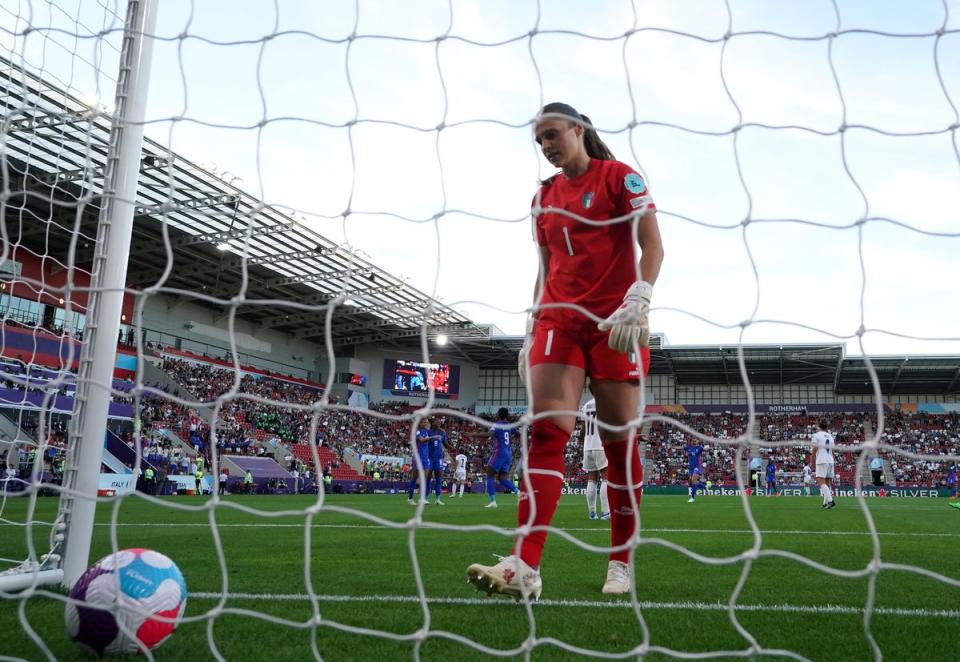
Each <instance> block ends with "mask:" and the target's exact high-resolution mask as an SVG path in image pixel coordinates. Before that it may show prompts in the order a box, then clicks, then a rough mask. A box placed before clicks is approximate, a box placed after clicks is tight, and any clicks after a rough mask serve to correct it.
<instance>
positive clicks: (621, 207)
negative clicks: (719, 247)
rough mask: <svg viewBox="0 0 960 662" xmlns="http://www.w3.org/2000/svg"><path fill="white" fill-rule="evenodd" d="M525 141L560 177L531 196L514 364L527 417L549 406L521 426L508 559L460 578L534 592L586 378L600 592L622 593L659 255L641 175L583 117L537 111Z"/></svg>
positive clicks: (638, 480) (560, 110)
mask: <svg viewBox="0 0 960 662" xmlns="http://www.w3.org/2000/svg"><path fill="white" fill-rule="evenodd" d="M534 137H535V139H536V141H537V143H538V144H539V145H540V148H541V151H542V152H543V155H544V156H545V157H546V159H547V160H548V161H549V162H550V163H551V164H552V165H553V166H555V167H557V168H559V169H560V172H558V173H557V174H555V175H554V176H552V177H550V178H548V179H547V180H546V181H544V182H543V183H542V185H541V187H540V189H539V191H538V192H537V194H536V195H535V196H534V199H533V205H532V216H533V221H534V237H535V240H536V243H537V245H538V249H539V253H540V273H539V276H538V278H537V284H536V288H535V290H534V301H535V303H536V304H537V306H536V308H535V312H534V314H533V315H532V316H531V318H530V320H528V326H527V331H528V333H527V337H526V340H525V342H524V345H523V348H522V349H521V351H520V365H519V368H520V377H521V378H522V379H526V380H529V384H530V392H531V396H532V398H531V403H530V405H531V409H532V413H533V414H534V416H537V415H538V414H544V413H545V412H551V413H550V415H549V416H542V417H538V418H536V419H535V420H534V421H533V424H532V426H531V430H530V438H529V448H528V453H527V458H526V460H527V462H526V464H525V466H524V474H525V477H526V479H525V480H524V481H523V485H522V492H521V495H520V501H519V505H518V508H517V523H518V525H519V526H520V527H523V528H524V535H520V536H518V538H517V540H516V543H515V545H514V548H513V551H512V553H511V555H509V556H507V557H505V558H503V559H502V560H501V561H500V563H498V564H496V565H495V566H484V565H480V564H474V565H471V566H470V567H469V568H467V578H468V581H470V582H471V583H472V584H474V585H475V586H476V587H477V588H479V589H482V590H484V591H487V592H488V593H505V594H507V595H512V596H514V597H520V596H530V597H534V598H536V597H538V596H539V595H540V592H541V589H542V583H541V580H540V572H539V568H540V558H541V556H542V554H543V546H544V543H545V541H546V537H547V533H546V531H545V527H546V526H548V525H549V524H550V522H551V521H552V519H553V514H554V512H555V511H556V508H557V504H558V502H559V500H560V492H561V490H562V488H563V477H564V447H565V446H566V443H567V440H568V439H569V438H570V435H571V432H572V430H573V428H574V423H575V422H576V415H575V412H576V411H577V409H578V408H579V403H580V397H581V395H582V393H583V390H584V386H585V385H586V380H587V377H589V378H590V390H591V392H592V393H593V397H594V399H595V400H596V404H597V420H598V422H599V423H602V424H603V425H600V439H601V442H602V444H603V449H604V453H605V455H606V458H607V461H608V467H607V481H608V482H607V485H608V488H609V494H608V499H609V502H610V542H611V548H612V549H611V553H610V557H609V562H608V565H607V577H606V582H605V583H604V584H603V589H602V590H603V592H604V593H627V592H629V591H630V590H631V586H632V582H633V571H632V568H631V567H630V565H628V562H629V561H630V547H629V545H630V541H631V540H632V539H633V538H634V536H635V535H636V533H637V529H638V525H639V511H638V507H639V505H640V489H641V487H642V481H643V470H642V469H641V465H640V457H639V452H638V449H637V444H636V430H635V429H630V428H629V427H628V424H629V423H630V422H631V421H633V420H634V419H636V417H637V408H638V405H639V401H640V389H639V386H640V384H639V382H640V380H641V379H642V375H644V374H646V371H647V369H648V367H649V363H650V350H649V347H648V345H649V340H650V327H649V324H648V322H647V312H648V310H649V306H650V297H651V295H652V292H653V284H654V283H655V282H656V279H657V275H658V274H659V272H660V265H661V263H662V262H663V246H662V243H661V239H660V231H659V228H658V226H657V217H656V207H655V206H654V204H653V200H652V199H651V198H650V193H649V191H648V190H647V185H646V183H645V182H644V181H643V178H642V177H641V176H640V175H639V174H638V173H637V172H635V171H634V170H633V168H631V167H630V166H628V165H626V164H624V163H620V162H619V161H616V160H615V159H614V157H613V154H611V152H610V150H609V149H608V148H607V146H606V145H605V144H604V143H603V141H602V140H601V139H600V137H599V135H598V134H597V131H596V130H595V129H594V128H593V127H592V126H591V122H590V119H589V118H588V117H586V116H584V115H581V114H580V113H579V112H578V111H577V110H576V109H574V108H573V107H572V106H570V105H568V104H565V103H551V104H548V105H547V106H545V107H544V108H543V110H542V111H541V113H540V115H539V117H538V118H537V121H536V124H535V126H534ZM638 244H639V248H640V250H639V251H638V250H637V245H638ZM638 257H639V265H638ZM585 312H586V313H587V314H585ZM641 371H642V372H641ZM528 526H531V527H533V530H530V529H526V528H525V527H528ZM587 564H588V559H587V558H585V559H584V566H585V567H587Z"/></svg>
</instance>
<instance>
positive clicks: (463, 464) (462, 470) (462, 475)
mask: <svg viewBox="0 0 960 662" xmlns="http://www.w3.org/2000/svg"><path fill="white" fill-rule="evenodd" d="M454 460H456V462H457V468H456V469H455V470H454V472H453V489H452V490H451V491H450V496H453V497H455V496H460V497H462V496H463V487H464V485H466V483H467V456H466V455H464V454H463V453H457V456H456V457H455V458H454ZM458 485H459V486H460V494H457V486H458Z"/></svg>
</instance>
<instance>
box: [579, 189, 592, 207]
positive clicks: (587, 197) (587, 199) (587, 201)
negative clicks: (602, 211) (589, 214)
mask: <svg viewBox="0 0 960 662" xmlns="http://www.w3.org/2000/svg"><path fill="white" fill-rule="evenodd" d="M580 203H581V204H582V205H583V208H584V209H590V205H592V204H593V191H588V192H586V193H584V194H583V198H581V200H580Z"/></svg>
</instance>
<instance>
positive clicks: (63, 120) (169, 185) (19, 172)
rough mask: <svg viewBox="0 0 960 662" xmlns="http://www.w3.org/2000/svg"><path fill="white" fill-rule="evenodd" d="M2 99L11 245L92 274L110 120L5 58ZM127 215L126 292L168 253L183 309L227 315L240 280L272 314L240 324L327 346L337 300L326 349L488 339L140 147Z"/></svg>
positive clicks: (170, 280)
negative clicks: (132, 212)
mask: <svg viewBox="0 0 960 662" xmlns="http://www.w3.org/2000/svg"><path fill="white" fill-rule="evenodd" d="M0 90H2V107H3V111H4V112H3V115H4V123H3V129H4V132H5V144H4V156H3V158H4V161H5V165H6V167H7V168H8V172H9V175H10V182H9V186H10V190H11V192H12V193H13V194H14V195H13V197H11V198H10V199H9V200H8V203H7V218H6V219H3V220H4V222H5V223H6V225H7V232H8V233H9V235H10V236H9V239H10V241H11V242H15V243H20V244H22V245H24V246H26V247H27V248H29V249H31V250H33V251H34V252H36V253H38V254H39V255H46V256H50V257H52V258H54V259H56V260H58V261H59V262H60V263H61V264H63V265H64V266H66V265H68V264H70V263H71V260H70V255H69V253H70V246H71V240H72V239H73V238H74V235H76V249H75V254H74V256H73V260H72V263H73V264H75V265H77V266H79V267H81V268H89V264H90V263H91V259H92V256H93V246H94V244H95V238H96V235H97V232H96V227H97V215H98V213H99V205H98V203H99V196H100V195H101V193H102V186H103V173H104V168H105V161H106V154H107V147H108V140H109V134H110V117H109V116H107V115H105V114H103V113H102V112H99V111H95V110H92V109H91V108H90V107H89V106H88V105H86V104H84V103H83V102H82V101H80V100H78V99H77V98H75V97H73V96H71V95H70V94H68V93H67V92H66V91H64V90H62V89H57V88H56V87H52V86H51V84H50V83H49V82H48V81H45V80H42V79H41V78H40V77H37V76H35V75H33V74H32V73H30V72H27V71H24V70H23V69H22V68H20V67H18V66H16V65H14V64H12V63H11V62H10V61H8V60H4V59H2V58H0ZM18 192H22V193H24V194H25V195H21V196H17V195H16V194H17V193H18ZM91 194H92V195H93V196H94V198H93V201H92V203H91V204H88V205H84V206H82V207H81V206H80V205H79V201H80V199H81V197H82V196H84V195H87V196H90V195H91ZM136 204H137V207H136V218H135V222H134V230H133V238H132V244H131V249H130V261H129V265H128V274H127V286H128V287H134V288H143V287H147V286H151V285H155V284H156V283H158V282H159V281H160V278H161V277H162V275H163V273H164V270H165V268H166V266H167V259H168V253H169V254H171V255H172V270H171V272H170V274H169V276H168V277H167V279H166V280H165V281H164V288H165V290H166V291H168V293H169V294H172V295H174V296H180V297H183V300H188V299H191V298H192V297H191V296H190V293H191V292H195V293H198V294H201V295H205V296H208V297H214V298H216V299H219V300H221V301H222V304H221V305H219V306H218V305H217V304H216V303H214V302H209V301H207V302H205V301H203V300H201V299H193V300H194V302H195V303H199V304H201V305H208V306H212V307H224V306H226V305H228V301H229V299H231V298H232V297H234V296H236V295H237V294H238V293H239V292H240V286H241V278H242V271H243V268H244V267H246V270H247V275H248V285H247V290H246V294H245V298H246V299H251V300H264V301H265V300H271V302H270V303H264V304H256V305H242V306H240V307H239V308H238V311H237V314H238V316H239V317H241V318H244V319H247V320H249V321H252V322H254V323H257V324H259V325H260V326H261V328H264V329H278V330H282V331H285V332H287V333H291V334H292V335H294V336H296V337H299V338H312V339H315V340H317V341H322V340H323V337H324V326H325V321H326V314H327V313H326V310H325V309H323V308H319V306H323V305H324V304H325V303H327V302H329V301H331V300H333V299H335V298H337V297H344V303H343V305H340V306H337V308H336V310H335V313H334V315H333V319H332V323H331V333H332V339H333V344H334V346H335V347H344V346H348V345H354V344H357V343H361V342H386V343H390V342H393V341H395V340H397V339H403V338H407V337H417V336H419V335H420V333H421V328H422V327H421V325H426V326H427V327H428V328H429V333H430V335H436V334H437V333H441V332H442V333H445V334H447V335H448V336H449V337H451V338H464V339H465V340H468V341H469V340H474V341H477V342H483V341H484V340H486V339H487V338H488V337H489V335H490V333H489V330H488V329H487V328H485V327H481V326H479V325H477V324H475V323H473V322H472V321H471V320H470V319H469V318H468V317H466V316H465V315H463V314H461V313H459V312H457V311H455V310H453V309H452V308H450V307H449V306H446V305H444V304H442V303H440V302H438V301H436V300H435V299H433V298H431V297H430V296H428V295H427V294H424V293H423V292H421V291H419V290H417V289H416V288H414V287H411V286H410V285H408V284H406V283H405V282H404V281H402V280H401V279H399V278H397V277H395V276H393V275H391V274H389V273H387V272H386V271H384V270H382V269H380V268H378V267H377V266H376V265H374V264H372V263H370V262H368V261H366V260H364V259H362V258H360V257H359V256H357V255H356V254H355V253H351V252H349V251H348V250H346V249H345V248H344V247H342V246H338V245H336V244H335V243H333V242H332V241H330V240H328V239H327V238H325V237H323V236H322V235H320V234H318V233H317V232H315V231H313V230H311V229H310V228H308V227H306V226H304V225H303V224H302V223H300V222H299V221H298V220H297V219H296V218H294V217H292V216H291V215H290V214H288V213H285V212H283V211H281V210H278V209H276V208H274V207H271V206H266V205H264V204H263V202H262V201H261V200H259V199H257V198H255V197H253V196H251V195H249V194H247V193H245V192H244V191H242V190H240V189H239V188H236V187H235V186H233V185H231V184H230V183H229V182H228V181H226V180H225V179H224V178H223V177H220V176H218V175H216V174H215V173H212V172H209V171H208V170H206V169H204V168H202V167H200V166H198V165H196V164H194V163H192V162H190V161H188V160H187V159H185V158H183V157H181V156H180V155H178V154H174V153H172V152H170V151H169V150H167V149H166V148H165V147H163V146H162V145H160V144H158V143H155V142H153V141H151V140H149V139H145V140H144V145H143V152H142V159H141V164H140V186H139V190H138V196H137V201H136ZM78 209H79V210H80V219H79V229H78V231H77V228H75V225H76V221H77V210H78ZM13 217H16V218H13ZM164 231H166V234H167V236H168V238H169V245H170V248H171V249H172V250H171V251H168V249H167V247H166V243H165V240H164ZM170 290H173V291H170ZM177 290H180V291H179V292H178V291H177ZM284 302H297V303H298V304H302V305H309V306H314V309H312V310H304V309H297V308H294V307H291V306H289V305H284Z"/></svg>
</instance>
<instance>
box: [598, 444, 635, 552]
mask: <svg viewBox="0 0 960 662" xmlns="http://www.w3.org/2000/svg"><path fill="white" fill-rule="evenodd" d="M631 443H633V444H634V445H633V450H632V452H631V453H630V466H631V470H630V478H631V479H632V481H633V487H632V488H631V487H630V483H629V482H628V481H627V451H628V450H629V448H630V444H631ZM603 450H604V452H605V453H606V455H607V462H608V463H609V464H608V467H607V499H608V500H609V502H610V544H611V546H613V547H617V546H619V545H623V544H624V543H626V542H627V541H628V540H630V538H632V537H633V535H634V533H635V532H636V530H637V524H638V522H639V513H640V511H639V508H640V495H641V493H642V492H643V489H642V485H643V467H642V466H641V465H640V450H639V449H638V448H637V446H636V443H635V442H628V441H627V440H621V441H610V442H606V443H605V444H603ZM631 489H633V493H634V494H635V495H636V499H637V512H636V514H635V513H634V510H633V505H632V504H631V503H630V490H631ZM629 558H630V552H629V550H627V549H623V550H621V551H617V552H611V553H610V560H611V561H623V562H624V563H627V562H628V559H629Z"/></svg>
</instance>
